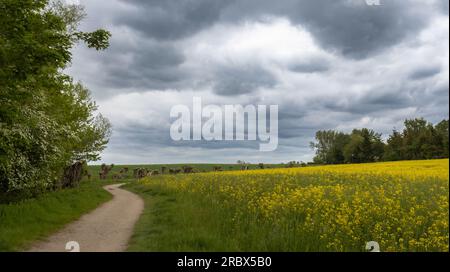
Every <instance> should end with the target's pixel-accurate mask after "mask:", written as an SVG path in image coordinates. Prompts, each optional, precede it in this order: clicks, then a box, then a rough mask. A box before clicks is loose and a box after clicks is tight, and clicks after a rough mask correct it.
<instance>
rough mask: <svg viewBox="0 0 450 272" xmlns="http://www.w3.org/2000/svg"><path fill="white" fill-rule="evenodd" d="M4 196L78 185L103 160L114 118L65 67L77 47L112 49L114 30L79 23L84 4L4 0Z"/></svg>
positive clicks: (0, 60)
mask: <svg viewBox="0 0 450 272" xmlns="http://www.w3.org/2000/svg"><path fill="white" fill-rule="evenodd" d="M0 11H1V12H0V13H1V16H0V201H1V200H2V196H3V197H5V196H12V195H21V196H30V195H34V194H36V193H40V192H43V191H47V190H51V189H55V188H61V187H65V186H71V185H73V184H72V183H71V181H72V179H73V178H72V176H73V175H74V174H76V175H79V174H78V173H79V167H78V165H81V163H82V162H85V161H89V160H97V159H98V158H99V154H100V152H101V151H102V150H103V149H104V148H105V146H106V144H107V142H108V139H109V135H110V133H111V129H110V123H109V122H108V120H107V119H106V118H104V117H102V116H101V115H100V114H98V113H97V106H96V104H95V102H94V101H93V100H92V98H91V96H90V92H89V90H87V89H86V88H85V87H84V86H83V85H82V84H80V83H76V82H74V81H73V79H72V78H71V77H70V76H68V75H66V74H64V69H65V68H67V66H68V65H70V62H71V59H72V55H71V49H72V48H73V47H74V46H75V45H76V44H77V43H78V42H84V43H85V44H86V45H87V46H88V47H89V48H94V49H97V50H103V49H106V48H107V47H108V45H109V38H110V33H109V32H108V31H106V30H103V29H99V30H96V31H94V32H81V31H78V25H79V22H80V21H81V20H82V19H83V17H84V16H85V12H84V10H83V8H82V7H81V6H79V5H67V4H64V3H62V2H61V1H56V0H53V1H49V0H0Z"/></svg>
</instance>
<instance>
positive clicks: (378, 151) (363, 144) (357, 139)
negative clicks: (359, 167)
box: [343, 128, 384, 163]
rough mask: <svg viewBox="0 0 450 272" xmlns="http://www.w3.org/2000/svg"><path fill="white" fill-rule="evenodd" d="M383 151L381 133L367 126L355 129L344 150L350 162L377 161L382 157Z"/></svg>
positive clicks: (346, 160)
mask: <svg viewBox="0 0 450 272" xmlns="http://www.w3.org/2000/svg"><path fill="white" fill-rule="evenodd" d="M383 152H384V143H383V141H382V139H381V134H379V133H376V132H375V131H373V130H371V129H367V128H363V129H354V130H353V131H352V134H351V135H350V141H349V142H348V144H347V145H346V146H345V147H344V151H343V153H344V157H345V162H348V163H362V162H376V161H379V160H380V159H381V158H382V156H383Z"/></svg>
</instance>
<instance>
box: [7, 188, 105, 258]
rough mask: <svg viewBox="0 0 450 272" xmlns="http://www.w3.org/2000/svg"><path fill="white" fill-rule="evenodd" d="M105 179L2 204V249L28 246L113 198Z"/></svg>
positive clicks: (15, 249) (19, 249) (20, 248)
mask: <svg viewBox="0 0 450 272" xmlns="http://www.w3.org/2000/svg"><path fill="white" fill-rule="evenodd" d="M105 184H106V183H105V182H99V181H92V182H82V183H81V185H80V186H79V187H78V188H74V189H66V190H61V191H56V192H50V193H47V194H43V195H41V196H39V197H37V198H34V199H28V200H24V201H21V202H18V203H13V204H1V205H0V251H21V250H26V248H27V247H28V246H30V244H31V243H32V242H33V241H35V240H38V239H41V238H44V237H45V236H47V235H49V234H51V233H53V232H55V231H57V230H58V229H60V228H61V227H63V226H64V225H65V224H67V223H70V222H72V221H74V220H76V219H78V218H79V217H80V216H81V215H83V214H84V213H87V212H89V211H91V210H93V209H94V208H96V207H97V206H98V205H100V204H101V203H103V202H105V201H107V200H110V199H111V198H112V196H111V194H109V193H108V192H107V191H105V190H104V189H103V188H102V186H104V185H105Z"/></svg>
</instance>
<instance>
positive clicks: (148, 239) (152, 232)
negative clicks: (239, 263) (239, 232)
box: [124, 183, 227, 252]
mask: <svg viewBox="0 0 450 272" xmlns="http://www.w3.org/2000/svg"><path fill="white" fill-rule="evenodd" d="M124 188H125V189H127V190H130V191H132V192H135V193H137V194H138V195H140V196H141V197H142V198H143V199H144V201H145V209H144V212H143V214H142V215H141V217H140V219H139V221H138V222H137V224H136V225H135V228H134V233H133V236H132V238H131V240H130V245H129V247H128V251H131V252H173V251H188V252H192V251H223V250H225V248H226V247H227V246H224V245H222V244H221V240H220V239H217V237H214V235H211V224H210V223H212V222H210V221H208V220H205V218H208V217H207V216H208V214H202V212H203V211H202V210H199V208H198V207H197V206H195V205H194V204H193V202H184V201H180V199H177V198H176V196H174V195H171V194H168V193H167V192H165V191H164V190H161V188H159V189H158V188H153V187H152V188H149V187H148V186H145V185H140V184H139V183H129V184H127V185H125V186H124ZM205 211H208V210H205Z"/></svg>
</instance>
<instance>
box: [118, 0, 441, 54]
mask: <svg viewBox="0 0 450 272" xmlns="http://www.w3.org/2000/svg"><path fill="white" fill-rule="evenodd" d="M126 2H127V3H129V4H131V5H135V6H136V9H135V11H133V12H131V14H124V16H122V17H119V18H116V23H117V24H119V25H126V26H128V27H131V28H133V29H136V30H138V31H141V32H142V33H145V34H146V35H147V36H148V37H152V38H156V39H161V40H174V39H180V38H185V37H188V36H189V35H192V34H195V33H196V32H198V31H201V30H203V29H205V28H208V27H210V26H211V25H213V24H215V23H221V22H228V23H229V22H232V23H233V22H239V21H243V20H258V19H262V18H264V17H265V16H271V15H272V16H283V17H288V18H289V19H290V20H291V21H292V22H293V23H294V24H300V25H302V26H304V27H306V29H308V30H309V31H310V32H311V33H312V34H313V35H314V37H315V38H316V40H317V41H318V42H319V43H320V44H321V45H322V46H324V47H325V48H328V49H331V50H338V51H339V52H340V53H342V54H343V55H345V56H348V57H352V58H365V57H367V56H369V55H371V54H374V53H378V52H380V51H382V50H385V49H386V48H388V47H390V46H392V45H395V44H396V43H398V42H400V41H401V40H403V39H404V38H405V37H407V36H408V35H410V34H412V33H414V32H416V31H417V30H419V29H421V28H423V27H424V26H425V25H426V23H427V22H428V19H429V12H426V10H427V9H429V8H430V7H429V6H427V4H426V3H419V2H417V1H405V0H401V1H400V0H390V1H382V2H383V4H382V5H381V6H368V5H366V4H365V1H364V0H352V1H348V0H314V1H311V0H281V1H271V0H243V1H219V0H197V1H194V0H183V1H179V0H177V1H176V0H153V1H144V0H131V1H126ZM447 5H448V4H447Z"/></svg>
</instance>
